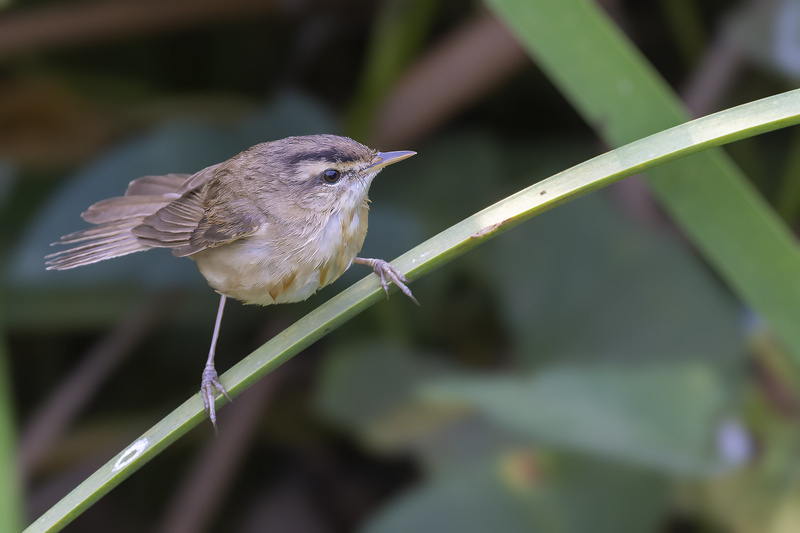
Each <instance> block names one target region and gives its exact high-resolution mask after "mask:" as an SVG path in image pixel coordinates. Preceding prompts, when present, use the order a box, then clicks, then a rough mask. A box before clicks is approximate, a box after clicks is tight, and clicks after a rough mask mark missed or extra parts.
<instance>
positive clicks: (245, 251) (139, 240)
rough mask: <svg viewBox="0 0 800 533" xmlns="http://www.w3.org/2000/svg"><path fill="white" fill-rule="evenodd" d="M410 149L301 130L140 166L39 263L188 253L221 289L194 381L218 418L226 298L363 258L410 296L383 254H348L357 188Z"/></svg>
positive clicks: (289, 288)
mask: <svg viewBox="0 0 800 533" xmlns="http://www.w3.org/2000/svg"><path fill="white" fill-rule="evenodd" d="M415 153H416V152H378V151H377V150H373V149H371V148H368V147H366V146H364V145H363V144H360V143H358V142H356V141H354V140H352V139H349V138H346V137H339V136H336V135H311V136H306V137H288V138H286V139H281V140H278V141H272V142H267V143H263V144H258V145H256V146H253V147H252V148H250V149H248V150H245V151H244V152H242V153H240V154H238V155H236V156H234V157H232V158H231V159H229V160H227V161H225V162H224V163H219V164H217V165H213V166H210V167H208V168H205V169H203V170H201V171H199V172H197V173H195V174H191V175H190V174H167V175H164V176H145V177H143V178H139V179H136V180H134V181H132V182H131V183H130V185H129V186H128V190H127V191H125V196H119V197H116V198H109V199H108V200H103V201H101V202H98V203H96V204H94V205H92V206H91V207H89V209H88V210H87V211H86V212H85V213H83V214H82V215H81V217H82V218H83V219H84V220H85V221H87V222H91V223H92V224H96V226H95V227H92V228H89V229H85V230H82V231H78V232H75V233H70V234H69V235H65V236H63V237H61V241H60V242H58V243H54V244H74V245H75V246H74V247H73V248H70V249H67V250H62V251H60V252H56V253H54V254H51V255H49V256H47V257H46V259H47V260H48V261H47V268H48V270H65V269H68V268H75V267H79V266H83V265H88V264H91V263H96V262H98V261H103V260H105V259H111V258H113V257H120V256H123V255H127V254H130V253H134V252H141V251H144V250H149V249H151V248H171V249H172V253H173V255H175V256H177V257H190V258H192V259H194V260H195V262H197V267H198V268H199V269H200V273H201V274H203V276H204V277H205V278H206V281H208V284H209V285H211V287H212V288H214V290H216V291H217V292H218V293H219V294H220V302H219V311H218V312H217V319H216V323H215V325H214V334H213V336H212V339H211V349H210V350H209V354H208V360H207V361H206V366H205V369H204V370H203V377H202V381H201V386H200V392H201V395H202V397H203V403H204V405H205V408H206V412H207V413H208V416H209V418H210V419H211V422H212V424H214V427H215V428H216V412H215V408H214V400H215V396H216V391H219V392H221V393H222V394H224V395H225V396H226V397H227V395H228V394H227V392H226V390H225V387H223V386H222V383H220V381H219V377H218V375H217V371H216V369H215V368H214V352H215V349H216V344H217V338H218V337H219V328H220V323H221V321H222V311H223V309H224V307H225V299H226V298H227V297H231V298H235V299H237V300H241V301H242V302H244V303H246V304H259V305H270V304H276V303H287V302H298V301H301V300H305V299H306V298H308V297H309V296H311V295H312V294H313V293H314V292H316V290H317V289H319V288H321V287H324V286H325V285H328V284H329V283H331V282H332V281H334V280H335V279H336V278H338V277H339V276H341V275H342V273H343V272H344V271H345V270H347V268H348V267H349V266H350V265H351V264H352V263H360V264H364V265H368V266H370V267H372V269H373V270H374V272H375V273H376V274H378V275H379V276H380V278H381V284H382V286H383V289H384V290H385V291H386V294H387V296H388V294H389V292H388V286H387V280H389V281H391V282H393V283H395V284H396V285H397V286H398V287H400V289H401V290H402V291H403V292H404V293H405V294H406V295H407V296H408V297H409V298H411V299H412V300H413V301H414V302H415V303H416V302H417V301H416V299H414V296H413V295H412V294H411V291H410V290H409V289H408V287H407V286H406V285H405V283H407V282H408V280H407V279H406V278H405V277H403V275H402V274H401V273H400V272H399V271H398V270H397V269H396V268H395V267H393V266H392V265H390V264H389V263H388V262H386V261H383V260H381V259H365V258H361V257H356V255H357V254H358V252H359V251H360V250H361V246H362V245H363V244H364V238H365V237H366V234H367V213H368V211H369V207H368V202H369V199H368V198H367V193H368V192H369V186H370V184H371V183H372V180H373V179H374V178H375V176H376V175H377V174H378V173H379V172H380V171H381V170H382V169H383V168H384V167H386V166H387V165H391V164H393V163H396V162H398V161H402V160H403V159H406V158H408V157H411V156H412V155H414V154H415Z"/></svg>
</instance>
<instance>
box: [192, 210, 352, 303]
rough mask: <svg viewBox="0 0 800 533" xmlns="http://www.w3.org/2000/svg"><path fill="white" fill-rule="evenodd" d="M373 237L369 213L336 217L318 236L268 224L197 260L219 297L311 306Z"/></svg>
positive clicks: (310, 232)
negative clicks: (309, 302)
mask: <svg viewBox="0 0 800 533" xmlns="http://www.w3.org/2000/svg"><path fill="white" fill-rule="evenodd" d="M366 234H367V210H366V208H364V209H359V210H356V211H353V212H352V213H334V214H332V215H331V216H329V217H328V219H327V220H326V221H325V223H324V224H321V225H320V227H319V228H318V229H316V230H309V229H308V228H305V232H292V231H286V230H285V229H284V228H281V227H280V226H278V225H274V224H265V225H264V226H263V227H261V228H259V230H258V231H257V232H256V233H255V234H253V235H251V236H248V237H245V238H242V239H239V240H237V241H234V242H231V243H228V244H225V245H222V246H218V247H216V248H209V249H206V250H203V251H201V252H198V253H196V254H194V255H192V256H191V257H192V258H193V259H195V261H197V266H198V268H199V270H200V272H201V273H202V274H203V276H204V277H205V278H206V280H207V281H208V283H209V285H211V286H212V287H213V288H214V289H215V290H216V291H217V292H219V293H221V294H224V295H226V296H230V297H231V298H235V299H237V300H241V301H242V302H244V303H248V304H259V305H270V304H274V303H288V302H298V301H301V300H305V299H306V298H308V297H309V296H311V295H312V294H314V292H316V291H317V289H320V288H321V287H324V286H325V285H328V284H329V283H331V282H333V281H334V280H336V279H337V278H338V277H339V276H341V275H342V274H343V273H344V271H345V270H347V268H348V267H349V266H350V264H352V262H353V259H355V257H356V255H357V254H358V252H359V251H360V250H361V246H362V245H363V244H364V238H365V237H366Z"/></svg>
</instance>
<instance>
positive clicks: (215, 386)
mask: <svg viewBox="0 0 800 533" xmlns="http://www.w3.org/2000/svg"><path fill="white" fill-rule="evenodd" d="M217 392H220V393H222V394H223V395H224V396H225V397H226V398H227V399H228V401H231V397H230V396H228V391H227V390H225V387H224V386H223V385H222V383H221V382H220V380H219V375H218V374H217V369H216V368H214V365H213V364H211V365H206V367H205V369H204V370H203V379H202V380H201V382H200V395H201V396H202V397H203V405H204V406H205V408H206V414H207V415H208V418H209V419H210V420H211V424H212V425H213V426H214V433H217V410H216V407H215V404H216V399H217Z"/></svg>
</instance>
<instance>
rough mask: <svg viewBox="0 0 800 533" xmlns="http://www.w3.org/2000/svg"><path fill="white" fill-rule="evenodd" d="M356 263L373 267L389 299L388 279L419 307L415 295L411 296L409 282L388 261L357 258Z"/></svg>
mask: <svg viewBox="0 0 800 533" xmlns="http://www.w3.org/2000/svg"><path fill="white" fill-rule="evenodd" d="M354 262H355V263H359V264H362V265H367V266H369V267H372V270H373V271H374V272H375V273H376V274H377V275H378V276H380V278H381V287H383V291H384V292H385V293H386V298H387V299H388V298H389V284H388V282H387V281H386V279H387V278H388V279H389V281H391V282H392V283H394V284H395V285H397V287H398V288H399V289H400V290H401V291H403V294H405V295H406V296H408V297H409V298H411V301H412V302H414V303H415V304H417V305H419V302H418V301H417V299H416V298H414V295H413V294H411V289H409V288H408V286H407V285H406V283H409V281H408V280H407V279H406V277H405V276H404V275H403V274H402V273H401V272H400V271H399V270H397V268H395V267H394V266H393V265H392V264H391V263H389V262H388V261H384V260H383V259H366V258H363V257H356V258H355V260H354Z"/></svg>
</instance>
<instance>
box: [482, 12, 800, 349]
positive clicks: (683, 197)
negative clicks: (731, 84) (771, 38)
mask: <svg viewBox="0 0 800 533" xmlns="http://www.w3.org/2000/svg"><path fill="white" fill-rule="evenodd" d="M489 5H490V6H491V7H492V9H493V10H494V11H495V12H496V13H497V15H498V16H499V17H500V18H501V19H502V20H503V21H504V22H505V23H506V24H508V25H509V27H510V29H511V30H512V31H513V32H514V34H515V35H516V36H517V37H518V38H519V39H520V42H521V43H522V45H523V46H524V47H525V48H526V49H527V50H528V52H529V53H530V54H531V56H532V57H533V58H534V59H535V60H536V62H537V64H538V65H539V66H540V67H541V68H542V70H543V71H544V72H545V73H546V74H547V75H548V76H549V77H550V78H551V80H553V82H554V83H555V84H556V85H557V86H558V88H559V89H560V91H561V92H562V93H563V95H564V96H565V97H566V98H567V99H568V100H569V101H570V102H571V103H572V104H573V106H575V108H576V109H577V110H578V112H579V113H581V115H582V116H583V117H584V119H585V120H586V121H587V122H588V123H589V124H590V125H591V126H592V128H593V129H595V131H596V132H597V133H598V134H599V135H600V136H601V137H602V138H603V140H605V141H606V142H607V143H608V144H610V145H612V146H620V145H623V144H625V143H627V142H630V141H632V140H634V139H639V138H641V137H643V136H645V135H648V134H650V133H652V132H653V131H658V130H661V129H663V128H669V127H671V126H674V125H675V124H679V123H681V122H683V121H684V120H686V118H687V116H688V114H687V112H686V111H685V109H684V108H683V106H682V104H681V102H680V99H679V98H678V96H677V95H675V93H674V92H673V91H672V90H671V89H670V87H669V86H668V85H667V84H666V83H665V82H664V80H663V79H661V77H659V76H658V74H657V73H656V72H655V71H654V69H653V67H652V66H651V65H650V64H649V63H647V61H646V60H645V59H644V58H643V57H642V56H641V54H640V53H639V51H638V50H637V49H636V48H635V47H634V46H633V45H631V43H630V42H629V41H628V40H627V39H626V38H625V37H624V36H623V35H622V33H621V32H620V30H619V29H618V28H617V27H616V26H614V25H613V23H611V21H610V20H609V18H608V16H607V15H606V14H605V13H603V12H602V11H601V9H600V7H599V6H598V5H597V4H596V3H594V2H587V1H585V0H535V1H531V0H491V1H490V2H489ZM565 36H569V38H565ZM648 173H649V175H648V178H647V180H648V183H649V185H650V187H651V189H652V191H653V193H654V194H655V195H656V196H657V198H658V199H659V201H660V202H661V204H662V205H663V206H664V207H665V209H666V210H667V211H668V212H669V213H670V215H672V217H674V219H675V220H676V222H678V224H680V226H681V227H682V229H683V230H684V231H685V232H686V234H687V235H688V236H689V238H690V239H691V240H692V242H693V244H694V245H695V246H697V248H698V249H699V250H700V252H701V253H702V254H703V255H704V256H705V257H706V258H707V259H708V261H709V262H710V263H711V264H712V265H713V267H714V268H715V269H716V270H717V271H718V272H719V274H720V275H721V276H722V278H723V279H725V281H726V282H728V283H729V284H730V285H731V287H732V288H733V290H734V291H735V292H736V293H737V294H739V296H740V297H741V298H742V299H743V300H744V301H746V302H747V303H748V305H751V306H752V307H753V308H754V309H755V310H756V311H757V312H759V313H760V314H762V315H763V317H764V319H765V320H766V321H767V322H768V323H769V325H770V327H771V328H772V329H773V331H775V333H776V335H777V336H778V337H779V338H780V339H781V341H782V342H784V343H786V345H787V346H788V348H789V352H790V353H791V354H792V356H793V358H794V359H795V361H796V362H798V361H800V328H797V318H796V317H797V316H800V253H798V247H797V243H796V239H795V237H794V235H793V234H792V232H791V231H790V230H789V229H788V228H787V227H786V226H785V225H784V224H783V223H782V222H781V221H780V219H779V218H778V217H777V216H776V215H775V213H774V211H772V210H771V209H770V208H769V206H768V205H767V204H766V203H765V202H764V200H763V199H762V198H761V196H759V195H758V193H757V192H756V191H755V190H754V188H753V187H752V185H751V184H750V183H748V182H747V180H746V178H745V176H743V175H742V173H741V171H739V169H738V168H737V167H736V166H735V165H734V164H733V163H732V162H731V160H730V158H728V157H727V156H726V155H725V154H724V152H722V151H717V150H712V151H708V152H705V153H703V154H698V155H696V156H694V157H692V158H685V159H682V160H681V161H676V162H673V163H671V164H669V165H664V166H663V167H661V168H659V169H653V170H650V171H648Z"/></svg>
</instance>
